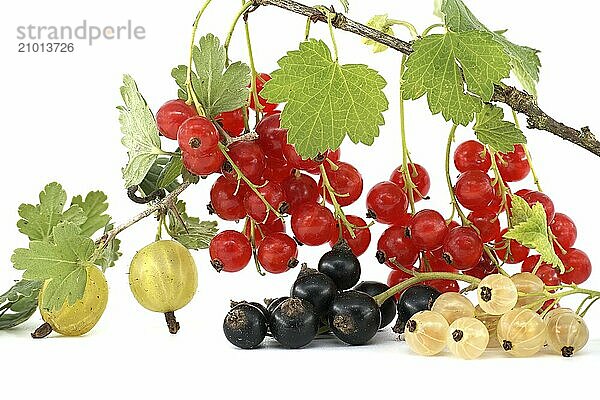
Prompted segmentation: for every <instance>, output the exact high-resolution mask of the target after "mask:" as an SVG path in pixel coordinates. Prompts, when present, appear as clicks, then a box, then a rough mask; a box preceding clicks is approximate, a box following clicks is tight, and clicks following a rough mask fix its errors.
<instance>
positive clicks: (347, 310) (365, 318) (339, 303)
mask: <svg viewBox="0 0 600 400" xmlns="http://www.w3.org/2000/svg"><path fill="white" fill-rule="evenodd" d="M328 321H329V326H330V327H331V331H332V332H333V334H334V335H335V336H336V337H337V338H338V339H340V340H341V341H343V342H344V343H348V344H350V345H354V346H358V345H363V344H366V343H367V342H369V340H371V339H372V338H373V336H375V334H376V333H377V330H379V326H380V324H381V312H380V311H379V306H378V305H377V302H375V300H373V298H372V297H371V296H369V295H368V294H366V293H363V292H358V291H356V290H348V291H346V292H342V293H339V294H338V295H337V296H335V298H334V299H333V302H332V303H331V306H330V307H329V312H328Z"/></svg>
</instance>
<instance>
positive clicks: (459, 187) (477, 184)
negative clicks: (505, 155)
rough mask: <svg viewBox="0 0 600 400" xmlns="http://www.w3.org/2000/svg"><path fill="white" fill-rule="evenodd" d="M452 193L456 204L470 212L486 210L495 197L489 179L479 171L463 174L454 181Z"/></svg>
mask: <svg viewBox="0 0 600 400" xmlns="http://www.w3.org/2000/svg"><path fill="white" fill-rule="evenodd" d="M454 193H455V194H456V198H457V199H458V202H459V203H460V204H462V205H463V206H464V207H465V208H467V209H469V210H472V211H476V210H482V209H484V208H486V207H487V206H488V205H489V204H490V203H491V202H492V200H494V197H495V193H494V188H493V187H492V181H491V179H490V177H489V176H488V175H487V174H485V173H483V172H481V171H467V172H464V173H463V174H462V175H461V176H460V177H459V178H458V180H457V181H456V185H455V186H454Z"/></svg>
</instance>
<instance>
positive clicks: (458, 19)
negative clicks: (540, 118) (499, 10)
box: [440, 0, 541, 96]
mask: <svg viewBox="0 0 600 400" xmlns="http://www.w3.org/2000/svg"><path fill="white" fill-rule="evenodd" d="M440 11H441V13H442V14H443V15H444V20H445V24H446V26H447V27H448V28H449V29H451V30H452V31H454V32H468V31H473V30H476V31H480V32H487V33H490V34H491V35H493V37H494V39H495V40H497V41H498V42H499V43H500V44H501V45H502V46H503V48H504V51H505V52H506V54H508V56H509V57H510V64H511V66H512V70H513V72H514V73H515V76H516V77H517V79H518V80H519V81H520V82H521V84H522V85H523V88H524V89H525V90H526V91H527V92H529V93H530V94H532V95H533V96H536V95H537V91H536V85H537V82H538V81H539V73H540V66H541V63H540V59H539V57H538V55H537V53H538V52H539V51H538V50H536V49H532V48H530V47H527V46H519V45H516V44H514V43H512V42H510V41H509V40H507V39H506V38H505V37H504V36H503V33H504V31H500V32H493V31H491V30H490V29H488V28H487V27H486V26H485V25H484V24H482V23H481V21H479V20H478V19H477V17H475V15H473V13H472V12H471V11H470V10H469V9H468V8H467V6H466V5H465V4H464V3H463V2H462V0H443V1H442V4H441V5H440Z"/></svg>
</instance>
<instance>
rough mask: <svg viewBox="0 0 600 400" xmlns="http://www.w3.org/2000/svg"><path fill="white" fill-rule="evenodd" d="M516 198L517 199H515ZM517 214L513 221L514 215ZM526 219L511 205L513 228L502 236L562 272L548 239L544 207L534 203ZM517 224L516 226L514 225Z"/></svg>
mask: <svg viewBox="0 0 600 400" xmlns="http://www.w3.org/2000/svg"><path fill="white" fill-rule="evenodd" d="M516 198H518V197H516ZM523 201H524V200H523ZM523 206H524V205H523V204H519V205H518V207H519V208H521V207H523ZM517 212H518V213H519V214H518V216H517V218H516V219H515V214H517ZM525 214H529V216H528V218H527V219H525V220H523V217H524V216H525V215H524V214H523V213H522V210H515V206H514V205H513V217H512V222H513V227H512V228H511V229H509V231H508V232H507V233H505V234H504V237H505V238H506V239H513V240H516V241H517V242H518V243H520V244H521V245H523V246H525V247H528V248H530V249H534V250H536V251H537V252H538V253H539V254H540V258H541V260H542V261H543V262H545V263H547V264H550V265H552V266H553V267H555V268H559V269H560V270H561V272H564V268H565V267H564V265H563V263H562V261H561V260H560V258H558V256H557V255H556V252H555V251H554V246H553V245H552V242H551V241H550V239H549V232H548V221H547V220H546V211H544V206H542V205H541V204H540V203H536V204H534V205H533V207H531V208H530V212H529V213H527V212H526V213H525ZM515 222H518V224H515Z"/></svg>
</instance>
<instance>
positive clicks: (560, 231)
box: [550, 213, 577, 250]
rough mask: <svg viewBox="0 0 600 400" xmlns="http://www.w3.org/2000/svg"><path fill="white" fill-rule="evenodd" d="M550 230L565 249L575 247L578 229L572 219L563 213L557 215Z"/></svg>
mask: <svg viewBox="0 0 600 400" xmlns="http://www.w3.org/2000/svg"><path fill="white" fill-rule="evenodd" d="M550 229H551V230H552V233H553V234H554V236H556V240H557V241H558V243H559V244H560V245H561V246H562V248H563V249H565V250H566V249H568V248H570V247H573V245H574V244H575V241H576V240H577V227H576V226H575V222H573V220H572V219H571V218H569V217H568V216H567V215H565V214H563V213H556V214H555V215H554V220H553V221H552V223H551V224H550Z"/></svg>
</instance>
